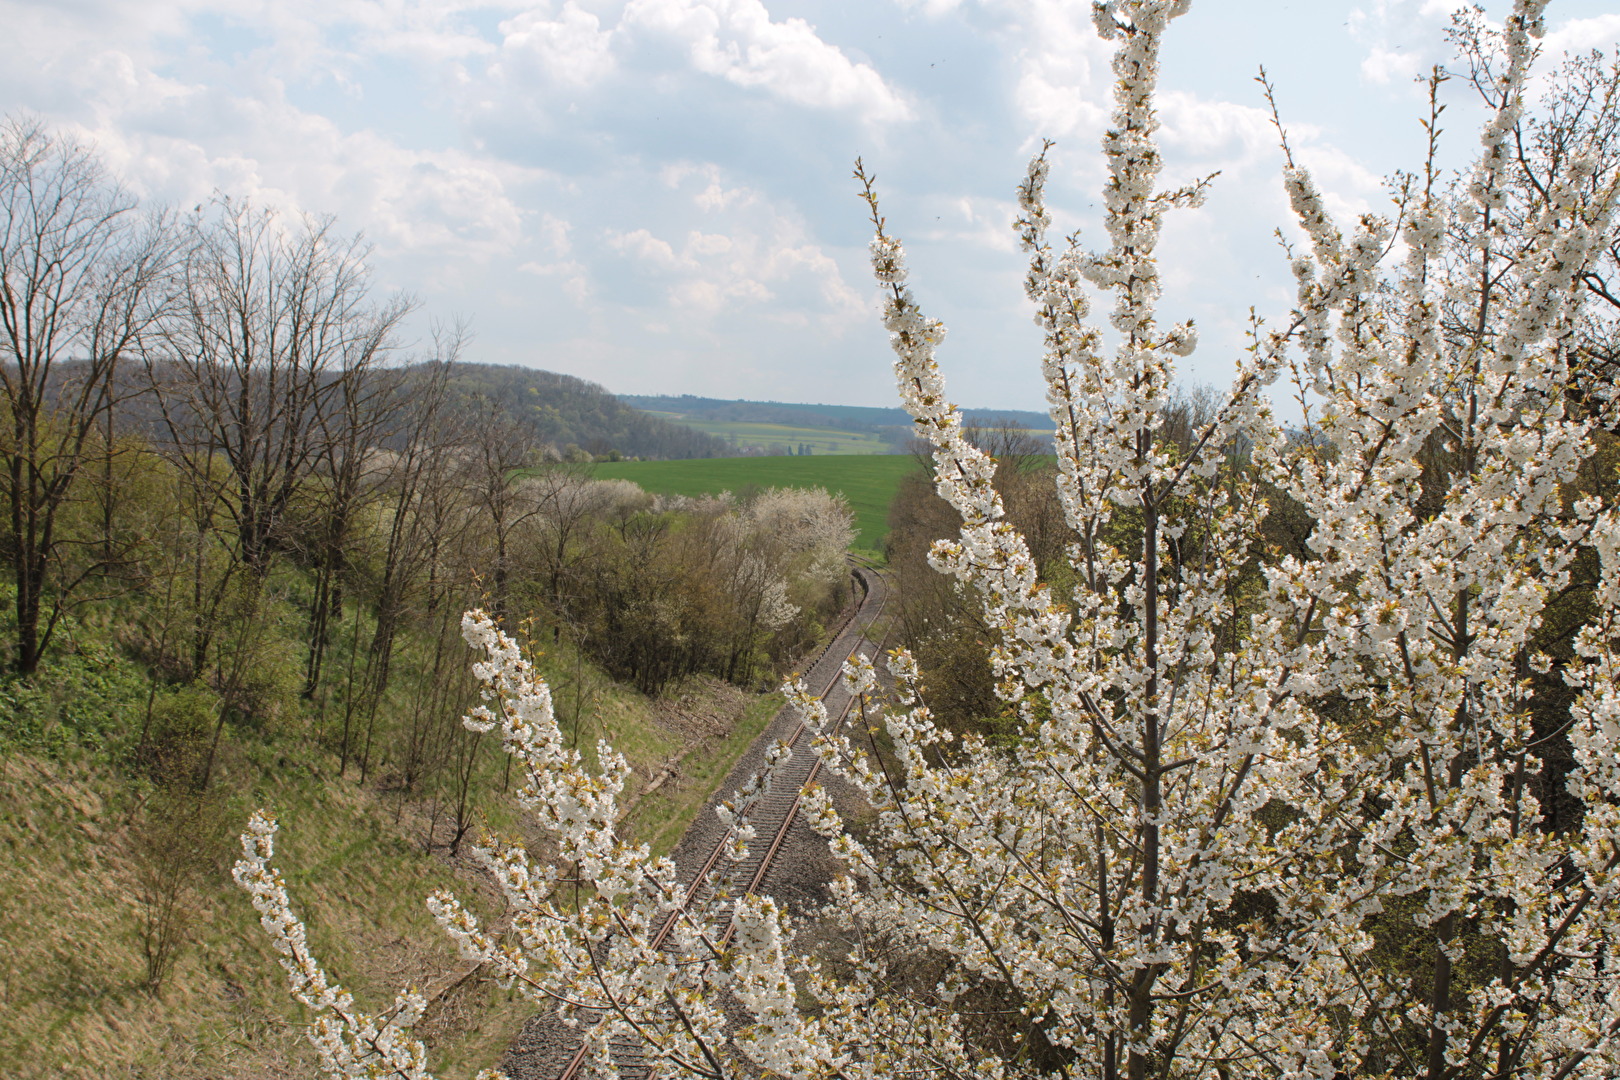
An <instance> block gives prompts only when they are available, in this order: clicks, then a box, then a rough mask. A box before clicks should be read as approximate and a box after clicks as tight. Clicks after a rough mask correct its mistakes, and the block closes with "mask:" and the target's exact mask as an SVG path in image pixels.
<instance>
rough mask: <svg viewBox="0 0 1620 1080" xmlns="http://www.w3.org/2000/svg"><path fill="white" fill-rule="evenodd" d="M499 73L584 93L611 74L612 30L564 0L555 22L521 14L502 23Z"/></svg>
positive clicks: (612, 67) (531, 14)
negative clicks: (529, 77) (531, 77)
mask: <svg viewBox="0 0 1620 1080" xmlns="http://www.w3.org/2000/svg"><path fill="white" fill-rule="evenodd" d="M501 33H502V34H503V35H504V40H503V42H502V46H501V57H502V59H501V64H502V67H503V68H507V69H512V70H516V71H519V72H522V73H524V74H537V75H538V76H539V77H540V78H541V79H542V80H544V81H546V82H550V83H553V84H557V85H561V86H567V87H574V88H583V87H587V86H593V85H595V84H596V83H598V82H600V81H602V80H603V79H605V78H606V77H607V76H608V75H610V74H612V72H613V70H614V67H615V66H616V65H615V62H614V58H613V31H612V30H611V29H609V30H604V29H602V23H601V20H599V19H598V18H597V17H596V16H595V15H594V14H592V13H591V12H589V11H586V10H584V9H583V8H581V7H580V6H579V5H578V4H577V3H575V0H567V3H565V4H563V7H562V11H561V12H560V13H559V14H558V16H557V17H556V18H554V19H548V18H546V17H545V16H544V15H542V14H541V13H539V12H537V11H526V12H524V13H523V14H521V15H518V16H516V17H515V18H512V19H508V20H507V21H506V22H503V23H501Z"/></svg>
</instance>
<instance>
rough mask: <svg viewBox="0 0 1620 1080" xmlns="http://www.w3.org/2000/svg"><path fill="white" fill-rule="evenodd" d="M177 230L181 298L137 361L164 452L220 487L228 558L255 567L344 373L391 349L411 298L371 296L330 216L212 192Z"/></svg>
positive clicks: (358, 250)
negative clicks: (158, 407) (297, 214)
mask: <svg viewBox="0 0 1620 1080" xmlns="http://www.w3.org/2000/svg"><path fill="white" fill-rule="evenodd" d="M187 239H188V252H187V258H186V262H185V267H184V275H183V284H182V287H181V290H180V292H181V295H180V299H179V302H178V303H177V304H176V307H175V311H174V314H173V316H172V317H171V318H168V319H165V320H164V321H163V323H162V324H161V325H162V328H163V332H162V335H161V338H160V340H159V341H157V342H156V343H155V345H154V347H152V348H151V349H149V350H148V351H147V354H146V355H147V360H148V366H149V370H150V371H151V373H152V376H153V385H154V387H155V389H156V390H157V393H158V396H159V400H160V402H161V403H162V411H163V417H164V423H165V425H166V426H167V428H168V432H169V435H170V441H171V444H172V448H173V450H174V452H175V454H176V457H177V458H178V460H179V461H180V462H181V464H182V465H183V467H184V468H186V470H187V471H188V472H189V473H191V474H192V476H194V477H195V478H196V479H197V480H198V482H199V483H202V484H204V485H205V486H208V487H212V488H216V489H217V490H218V491H219V494H220V496H221V500H220V503H221V506H222V507H223V508H224V509H225V512H226V513H227V515H228V516H229V518H230V519H231V522H232V525H233V527H234V528H233V531H234V541H235V549H236V557H237V558H238V559H239V560H240V561H241V562H242V563H244V564H245V565H246V566H248V567H249V568H251V569H252V570H253V571H254V572H255V573H256V574H258V575H260V576H262V575H263V574H264V573H265V571H267V570H268V569H269V564H270V558H271V556H272V555H273V554H274V553H275V551H276V550H277V549H278V547H279V546H280V545H282V544H284V543H285V541H286V537H285V536H284V534H283V528H284V525H285V523H286V518H287V512H288V509H289V506H290V505H291V503H292V501H293V498H294V496H295V495H296V494H297V493H298V491H299V489H300V486H301V485H302V484H303V483H304V482H305V480H306V479H308V478H309V477H310V476H311V475H312V473H313V472H314V470H315V468H316V466H317V463H318V462H319V461H320V460H321V457H322V454H323V452H324V449H325V448H324V446H323V435H324V434H329V433H330V432H329V430H327V429H326V428H325V427H323V425H326V424H328V423H329V422H331V421H332V419H333V417H334V416H335V414H336V413H337V412H339V411H341V406H342V403H343V400H344V389H345V386H346V383H345V381H344V379H343V378H342V377H341V376H342V374H343V372H344V371H345V369H346V367H347V366H349V365H352V364H353V363H354V362H355V360H356V358H357V357H361V356H364V357H374V356H376V355H381V354H386V353H387V351H388V350H389V349H390V348H392V338H393V336H394V334H395V332H396V331H397V328H398V326H399V323H400V321H401V320H402V319H404V317H405V316H406V315H407V314H408V313H409V311H410V310H411V307H412V301H411V300H410V299H409V298H408V297H403V296H396V297H393V298H390V299H389V300H387V301H385V302H384V303H382V304H374V303H373V302H372V300H371V296H370V282H369V280H368V273H367V269H366V265H365V259H366V255H367V254H368V249H367V247H366V245H365V244H364V243H363V241H362V240H361V239H360V238H359V237H340V236H338V235H337V234H336V231H335V229H334V225H333V221H332V219H331V218H309V217H305V218H302V219H300V220H299V221H298V222H296V223H292V224H289V223H286V222H283V221H282V220H281V219H280V218H279V217H278V216H277V215H276V214H275V213H273V212H271V211H268V210H255V209H252V208H251V207H248V206H246V205H245V204H242V203H238V202H233V201H231V200H229V199H224V198H221V199H218V200H216V201H215V203H214V204H213V213H211V214H209V215H198V216H197V217H196V218H194V219H193V220H192V222H191V226H190V229H189V230H188V237H187ZM368 362H369V361H368ZM216 455H218V456H219V457H221V458H223V460H224V466H225V467H224V468H223V469H217V468H216V467H215V465H214V461H213V459H214V457H215V456H216Z"/></svg>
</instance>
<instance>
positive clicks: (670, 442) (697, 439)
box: [407, 363, 736, 460]
mask: <svg viewBox="0 0 1620 1080" xmlns="http://www.w3.org/2000/svg"><path fill="white" fill-rule="evenodd" d="M407 377H409V373H407ZM449 389H450V394H451V397H452V399H453V400H454V401H456V402H457V403H458V404H460V405H461V406H463V407H472V406H474V405H475V404H476V403H478V402H479V401H487V402H489V403H491V404H493V405H496V406H498V407H499V408H500V409H501V411H502V412H504V413H505V414H506V415H507V416H508V417H510V418H511V419H512V420H515V421H517V422H518V423H520V424H523V425H524V426H526V427H528V428H530V429H531V430H532V432H533V434H534V437H535V439H536V440H537V441H539V442H542V443H546V444H548V445H550V446H552V447H554V448H556V450H557V451H558V452H560V453H564V454H566V453H567V451H568V448H569V447H570V446H574V447H578V448H579V449H581V450H584V451H586V452H587V453H590V454H592V455H594V456H597V457H601V456H604V455H607V454H609V453H611V452H613V451H617V452H618V453H619V454H621V455H623V456H625V457H636V458H648V459H659V460H662V459H677V458H712V457H726V456H728V455H730V454H734V453H735V452H736V451H734V450H732V449H731V448H730V447H728V446H727V445H726V444H725V443H724V442H722V441H721V440H719V439H716V438H714V437H713V436H710V435H705V434H704V433H702V432H701V431H694V430H693V429H692V428H689V427H685V426H683V425H681V424H677V423H672V422H671V421H669V420H664V419H660V418H659V417H656V416H649V415H648V414H647V413H645V412H643V411H642V410H640V409H638V408H635V407H634V406H632V405H629V404H626V403H625V402H624V401H623V400H622V399H620V398H618V397H615V396H614V395H612V394H610V393H608V392H607V391H606V390H604V389H603V388H602V387H600V386H598V385H597V384H596V383H593V382H587V381H586V380H584V379H579V378H575V377H574V376H572V375H560V374H558V373H556V372H553V371H540V370H538V369H536V368H526V367H516V366H507V365H496V364H466V363H462V364H457V365H456V366H455V368H454V369H453V371H452V374H451V376H450V387H449Z"/></svg>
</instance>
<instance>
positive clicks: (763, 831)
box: [510, 560, 887, 1080]
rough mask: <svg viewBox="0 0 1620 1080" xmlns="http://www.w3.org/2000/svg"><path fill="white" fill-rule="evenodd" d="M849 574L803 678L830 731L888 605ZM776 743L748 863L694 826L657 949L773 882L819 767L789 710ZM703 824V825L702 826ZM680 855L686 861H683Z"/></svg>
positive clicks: (616, 1052)
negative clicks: (692, 918) (852, 603)
mask: <svg viewBox="0 0 1620 1080" xmlns="http://www.w3.org/2000/svg"><path fill="white" fill-rule="evenodd" d="M852 561H853V560H852ZM853 572H854V574H855V576H856V578H857V579H858V580H859V581H860V582H861V586H862V588H863V589H864V591H865V595H864V598H863V600H862V603H861V605H860V607H859V608H858V609H857V610H856V612H855V613H854V614H853V615H852V616H851V617H850V618H849V619H848V620H847V621H846V622H845V624H844V625H843V627H842V628H841V629H840V630H839V632H838V633H837V634H836V635H835V636H834V637H833V640H832V641H831V642H830V643H829V644H828V645H827V647H826V648H825V649H824V650H823V651H822V653H821V655H820V657H819V658H818V659H817V660H816V662H815V663H814V664H812V665H811V667H810V670H809V671H808V672H807V673H806V674H805V681H806V682H807V683H809V684H810V686H811V687H812V688H815V687H820V688H821V698H822V700H823V702H824V703H825V705H826V707H827V711H828V713H829V715H836V717H837V720H836V721H835V723H834V727H835V728H836V727H839V726H841V725H842V724H843V723H844V719H845V717H846V716H847V715H848V713H849V710H850V707H851V706H852V705H853V703H854V702H853V700H852V699H851V698H850V696H849V695H848V694H847V693H846V692H845V691H844V689H843V687H842V686H841V685H840V672H841V671H842V669H843V665H844V662H845V661H846V660H847V659H849V658H850V657H852V656H854V655H855V654H856V653H857V652H860V653H862V654H864V655H865V656H867V657H868V659H874V660H875V659H876V657H877V654H878V653H879V651H880V649H881V646H879V645H878V644H876V643H874V642H873V641H871V640H870V636H869V631H870V629H871V627H872V626H873V625H874V624H875V623H876V622H877V620H878V618H879V617H880V616H881V615H882V613H883V609H884V606H885V604H886V602H887V591H886V590H887V586H886V584H885V583H884V581H883V579H882V578H881V577H880V576H879V575H878V574H877V572H876V571H875V569H873V568H872V567H871V566H868V565H862V564H861V563H860V562H855V567H854V571H853ZM784 729H785V730H784ZM778 740H781V741H785V742H786V743H787V744H788V745H789V746H790V747H792V748H793V749H794V754H793V755H792V757H791V758H790V759H789V760H787V761H786V762H783V763H781V764H779V765H778V766H777V769H776V773H775V776H774V779H773V783H772V790H771V792H770V794H768V795H766V796H765V797H763V798H762V799H761V800H760V801H759V802H757V803H756V804H755V806H754V808H753V810H752V812H751V813H750V814H749V819H750V821H751V822H752V824H753V825H754V829H755V836H754V841H753V843H751V844H750V845H749V849H748V854H747V856H746V857H745V858H744V859H742V860H741V861H740V862H738V863H735V864H732V865H731V866H730V867H723V864H722V860H723V859H724V857H725V856H724V853H725V850H726V848H727V846H728V844H729V841H730V839H731V833H732V830H731V829H730V828H724V829H718V830H717V829H714V828H713V827H712V826H710V825H709V822H714V823H716V824H717V823H718V819H717V818H716V817H715V816H714V815H713V814H704V815H700V817H699V820H698V822H697V824H696V825H694V827H693V829H692V830H691V832H690V833H689V834H688V836H687V838H686V839H684V840H683V841H682V843H681V845H680V846H679V847H678V848H677V850H676V860H677V864H678V865H681V864H682V863H683V862H684V863H686V864H687V865H682V866H681V868H682V870H683V871H684V873H683V875H682V877H683V882H684V885H685V890H686V899H685V901H684V902H683V904H682V906H681V908H680V909H679V910H677V911H674V912H671V913H670V915H669V917H668V918H667V919H666V920H665V921H664V922H663V924H662V925H661V926H660V927H659V929H658V932H657V933H656V935H655V936H654V937H653V940H652V946H653V947H654V948H662V947H664V944H665V941H666V939H667V938H668V935H669V933H670V931H671V930H672V929H673V928H674V926H675V925H676V923H677V921H678V920H679V919H680V918H682V917H683V915H684V914H685V913H686V912H687V911H689V910H693V909H696V908H699V907H701V906H702V905H704V904H706V903H709V902H710V901H712V900H714V899H715V898H716V894H717V892H719V891H721V890H724V891H725V893H726V895H741V894H746V893H752V892H758V891H759V890H760V888H761V887H762V886H763V884H764V883H765V880H766V878H767V877H768V876H769V875H770V872H771V869H772V867H773V865H774V864H775V862H776V860H777V859H778V858H779V856H781V854H782V853H783V851H784V848H785V846H786V845H787V843H788V837H789V834H790V832H791V831H792V826H793V823H794V821H795V820H796V819H797V815H798V810H799V804H800V802H801V800H802V798H803V796H804V793H805V792H806V790H808V789H809V788H810V786H811V785H812V784H814V783H815V782H816V780H817V779H818V778H819V776H820V773H821V759H820V757H819V756H817V755H815V754H813V753H810V752H808V749H807V745H805V744H807V743H808V741H809V740H808V739H807V738H806V733H805V728H804V724H803V722H802V721H799V720H798V719H797V717H796V716H794V715H792V710H791V709H790V708H784V709H783V710H782V711H781V712H780V713H778V714H777V717H776V719H775V720H774V721H773V722H772V723H771V724H770V725H769V726H768V727H767V728H766V730H765V731H764V732H762V733H761V735H760V737H759V739H758V740H757V741H756V743H755V748H756V750H758V749H759V748H762V747H765V746H771V745H775V743H776V742H777V741H778ZM758 758H759V754H758V753H750V754H745V755H744V757H743V759H742V760H741V761H740V762H739V763H738V765H737V767H736V768H735V769H734V770H733V771H732V774H731V775H730V776H728V777H727V778H726V781H725V783H723V784H722V785H721V786H720V788H719V789H718V791H717V793H716V797H717V798H720V797H724V796H725V795H727V794H729V793H730V792H732V791H734V790H736V788H737V787H739V786H740V785H741V783H742V782H743V781H746V779H747V778H748V776H749V775H752V774H753V773H755V772H757V771H758V768H757V761H758ZM705 818H706V819H708V821H707V822H706V821H705ZM694 834H696V835H694ZM683 855H685V856H686V858H685V859H684V860H683V858H682V856H683ZM722 871H723V872H722ZM734 929H735V927H734V926H733V925H730V924H728V925H727V927H726V930H725V932H724V934H723V936H722V937H721V939H720V942H719V943H720V944H721V945H722V946H723V945H725V944H727V943H728V942H729V941H730V940H731V936H732V933H733V930H734ZM575 1041H577V1037H575ZM609 1052H610V1054H611V1056H612V1059H613V1062H614V1065H615V1067H616V1068H617V1071H618V1074H619V1077H620V1080H659V1078H660V1077H661V1075H662V1074H661V1073H660V1071H659V1069H658V1068H657V1066H656V1064H655V1063H651V1062H649V1061H648V1060H647V1059H646V1057H645V1055H644V1054H643V1052H642V1050H641V1047H640V1045H639V1044H631V1043H628V1042H626V1043H622V1044H621V1043H619V1042H613V1043H611V1044H610V1048H609ZM585 1056H586V1047H585V1045H584V1043H583V1042H579V1044H578V1046H577V1048H575V1049H573V1051H572V1053H571V1054H569V1056H568V1058H567V1059H566V1064H564V1065H563V1066H562V1068H561V1070H560V1071H553V1070H546V1071H544V1072H539V1071H532V1070H531V1071H528V1072H527V1073H526V1074H525V1075H526V1080H576V1078H577V1077H578V1076H579V1075H580V1073H581V1070H582V1067H583V1065H584V1062H585ZM553 1060H555V1059H554V1058H553ZM510 1075H517V1074H516V1073H511V1074H510Z"/></svg>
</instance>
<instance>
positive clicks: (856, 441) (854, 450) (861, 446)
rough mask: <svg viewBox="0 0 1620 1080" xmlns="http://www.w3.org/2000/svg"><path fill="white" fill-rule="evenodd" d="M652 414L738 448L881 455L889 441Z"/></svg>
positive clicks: (830, 431)
mask: <svg viewBox="0 0 1620 1080" xmlns="http://www.w3.org/2000/svg"><path fill="white" fill-rule="evenodd" d="M652 415H654V416H657V417H660V418H662V419H664V420H669V421H671V422H672V423H676V424H681V425H683V426H685V427H689V428H696V429H697V430H698V431H701V432H704V433H706V434H709V435H713V436H714V437H715V438H718V439H725V440H726V441H727V442H729V443H731V444H732V445H733V446H735V447H738V448H739V449H744V450H746V449H748V448H750V447H757V448H759V449H761V450H768V449H770V448H771V447H772V446H773V445H774V446H784V447H788V448H790V449H793V450H797V449H798V448H799V447H800V446H808V447H809V448H810V453H811V454H812V455H815V454H843V455H850V454H885V453H888V451H889V444H888V443H886V442H884V441H883V440H882V439H880V438H878V437H877V436H876V435H873V434H872V433H870V432H865V431H843V430H840V429H838V428H822V427H796V426H794V425H791V424H761V423H754V422H752V421H742V420H736V421H733V420H694V419H691V418H689V417H687V416H686V415H685V414H683V413H677V412H654V413H653V414H652Z"/></svg>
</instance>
